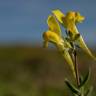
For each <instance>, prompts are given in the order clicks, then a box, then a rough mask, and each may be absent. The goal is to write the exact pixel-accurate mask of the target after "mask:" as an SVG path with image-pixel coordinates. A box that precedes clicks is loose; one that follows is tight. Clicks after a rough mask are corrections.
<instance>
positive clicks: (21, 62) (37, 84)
mask: <svg viewBox="0 0 96 96" xmlns="http://www.w3.org/2000/svg"><path fill="white" fill-rule="evenodd" d="M94 52H95V51H94ZM78 63H79V71H80V72H81V74H83V75H85V74H86V71H87V70H88V66H90V67H91V69H92V75H91V80H90V84H92V85H93V86H94V95H93V96H96V94H95V91H96V90H95V89H96V84H95V81H96V75H95V72H96V71H95V70H96V63H95V62H94V61H93V60H92V59H90V58H89V57H87V56H86V55H84V53H82V52H78ZM66 77H67V78H68V79H69V80H71V81H73V82H74V80H73V79H72V75H71V71H70V68H69V66H67V64H66V62H64V59H63V57H62V56H61V55H60V54H59V53H58V52H57V50H54V49H44V48H40V47H24V46H22V47H21V46H14V47H12V46H10V47H0V96H69V95H70V96H72V95H71V94H70V93H71V92H70V91H68V90H67V89H68V88H67V89H66V85H65V83H64V79H65V78H66Z"/></svg>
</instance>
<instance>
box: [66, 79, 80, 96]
mask: <svg viewBox="0 0 96 96" xmlns="http://www.w3.org/2000/svg"><path fill="white" fill-rule="evenodd" d="M65 83H66V85H67V86H68V88H69V89H70V90H71V91H72V92H73V93H75V94H77V95H80V91H79V90H78V89H77V88H76V87H75V86H74V85H72V84H71V83H70V82H69V81H68V80H65Z"/></svg>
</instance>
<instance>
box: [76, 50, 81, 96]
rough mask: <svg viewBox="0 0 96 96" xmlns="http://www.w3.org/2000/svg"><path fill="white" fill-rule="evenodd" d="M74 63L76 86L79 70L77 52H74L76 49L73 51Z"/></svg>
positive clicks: (78, 83)
mask: <svg viewBox="0 0 96 96" xmlns="http://www.w3.org/2000/svg"><path fill="white" fill-rule="evenodd" d="M74 64H75V73H76V82H77V87H79V85H80V79H79V71H78V63H77V52H76V50H75V51H74ZM78 96H81V95H78Z"/></svg>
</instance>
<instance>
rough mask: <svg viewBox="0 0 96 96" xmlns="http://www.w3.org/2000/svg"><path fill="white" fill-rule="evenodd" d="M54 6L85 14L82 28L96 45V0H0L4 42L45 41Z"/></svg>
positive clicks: (0, 36)
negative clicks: (44, 34) (43, 36)
mask: <svg viewBox="0 0 96 96" xmlns="http://www.w3.org/2000/svg"><path fill="white" fill-rule="evenodd" d="M54 9H60V10H62V11H63V12H64V13H66V12H68V11H79V12H80V13H81V14H82V15H83V16H85V21H84V22H83V23H82V24H79V25H78V30H79V32H80V33H81V34H82V35H83V37H84V40H85V42H86V43H87V44H88V45H89V46H90V45H91V46H95V42H96V12H95V10H96V0H0V44H16V43H22V44H34V43H35V42H36V43H37V42H38V43H40V44H41V43H42V33H43V32H44V31H46V30H47V28H48V27H47V23H46V20H47V17H48V15H49V14H51V11H52V10H54ZM63 31H64V30H63Z"/></svg>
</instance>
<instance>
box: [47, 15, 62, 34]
mask: <svg viewBox="0 0 96 96" xmlns="http://www.w3.org/2000/svg"><path fill="white" fill-rule="evenodd" d="M47 24H48V27H49V30H50V31H52V32H55V33H57V34H58V35H59V36H61V29H60V26H59V24H58V22H57V21H56V19H55V17H54V16H52V15H49V17H48V19H47Z"/></svg>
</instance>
